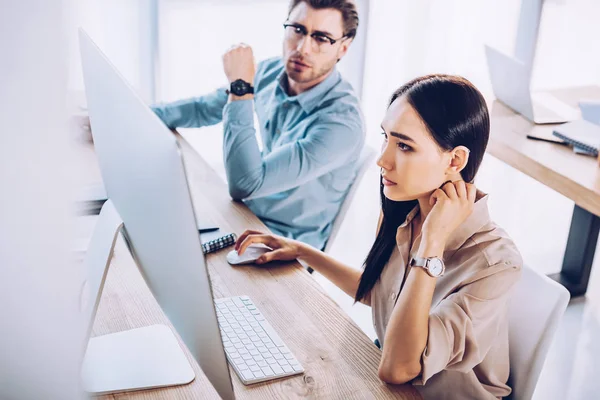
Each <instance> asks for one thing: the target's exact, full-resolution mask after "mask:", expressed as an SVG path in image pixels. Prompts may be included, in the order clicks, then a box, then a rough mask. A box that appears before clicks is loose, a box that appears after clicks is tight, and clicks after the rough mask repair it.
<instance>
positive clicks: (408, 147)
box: [398, 143, 412, 151]
mask: <svg viewBox="0 0 600 400" xmlns="http://www.w3.org/2000/svg"><path fill="white" fill-rule="evenodd" d="M398 147H399V148H400V150H402V151H410V150H412V147H410V146H407V145H405V144H404V143H398Z"/></svg>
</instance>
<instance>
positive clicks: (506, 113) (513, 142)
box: [487, 86, 600, 215]
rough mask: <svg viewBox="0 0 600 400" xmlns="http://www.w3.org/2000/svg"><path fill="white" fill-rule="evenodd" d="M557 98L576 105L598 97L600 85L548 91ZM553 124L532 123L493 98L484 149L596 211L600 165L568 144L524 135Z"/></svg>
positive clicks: (599, 209) (598, 208)
mask: <svg viewBox="0 0 600 400" xmlns="http://www.w3.org/2000/svg"><path fill="white" fill-rule="evenodd" d="M552 93H553V94H554V95H556V97H558V98H559V99H560V100H562V101H564V102H566V103H568V104H570V105H572V106H577V103H578V101H579V100H580V99H585V98H600V87H598V86H585V87H577V88H569V89H561V90H555V91H552ZM555 126H556V125H535V124H532V123H531V122H529V120H527V119H526V118H524V117H523V116H521V115H519V114H516V113H515V112H513V111H512V110H511V109H510V108H508V107H507V106H505V105H504V104H502V103H500V102H499V101H494V103H493V105H492V107H491V133H490V140H489V144H488V149H487V151H488V152H489V153H490V154H491V155H493V156H494V157H496V158H498V159H500V160H502V161H504V162H505V163H507V164H509V165H510V166H512V167H513V168H516V169H518V170H519V171H521V172H523V173H525V174H527V175H529V176H531V177H532V178H534V179H535V180H537V181H539V182H541V183H543V184H544V185H546V186H548V187H550V188H552V189H554V190H556V191H557V192H559V193H561V194H563V195H564V196H566V197H568V198H569V199H571V200H573V201H574V202H575V204H577V205H579V206H580V207H581V208H584V209H586V210H587V211H589V212H591V213H593V214H596V215H600V168H599V167H598V163H597V160H596V159H595V158H594V157H589V156H583V155H577V154H575V153H573V150H572V148H570V147H567V146H561V145H556V144H552V143H546V142H541V141H537V140H531V139H527V137H526V135H527V134H528V133H530V132H537V131H540V130H548V131H550V133H551V132H552V130H553V128H554V127H555Z"/></svg>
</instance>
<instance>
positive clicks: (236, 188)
mask: <svg viewBox="0 0 600 400" xmlns="http://www.w3.org/2000/svg"><path fill="white" fill-rule="evenodd" d="M286 87H287V75H286V73H285V68H284V65H283V62H282V61H281V59H280V58H276V59H270V60H266V61H263V62H262V63H260V64H259V66H258V68H257V72H256V77H255V80H254V90H255V95H254V101H252V100H238V101H233V102H229V103H228V102H227V98H228V97H227V94H226V92H225V90H224V89H219V90H217V91H215V92H213V93H211V94H209V95H206V96H201V97H197V98H192V99H188V100H181V101H177V102H174V103H170V104H167V105H161V106H158V107H154V108H153V109H154V111H155V113H156V114H157V115H158V116H159V117H160V118H161V119H162V120H163V122H164V123H165V124H166V125H167V126H169V127H170V128H177V127H201V126H207V125H213V124H216V123H218V122H220V121H221V120H222V121H223V124H224V140H223V155H224V161H225V171H226V173H227V181H228V185H229V193H230V195H231V197H232V198H234V199H236V200H243V201H244V202H245V203H246V205H247V206H248V207H249V208H250V209H251V210H252V211H253V212H254V213H255V214H256V215H257V216H258V217H259V218H260V219H261V220H262V221H263V222H264V223H265V224H266V225H267V226H268V227H269V229H271V230H272V231H273V232H274V233H276V234H279V235H282V236H286V237H290V238H294V239H297V240H300V241H303V242H305V243H308V244H310V245H312V246H314V247H316V248H323V247H324V246H325V244H326V242H327V239H328V237H329V233H330V231H331V225H332V223H333V220H334V218H335V217H336V215H337V213H338V211H339V208H340V205H341V203H342V201H343V200H344V197H345V196H346V193H347V192H348V189H349V187H350V185H351V184H352V182H353V181H354V179H355V177H356V173H357V168H358V160H359V156H360V152H361V149H362V147H363V145H364V140H365V134H364V122H363V117H362V114H361V111H360V107H359V102H358V98H357V97H356V95H355V94H354V92H353V90H352V86H351V85H350V84H349V83H348V82H347V81H345V80H344V79H342V77H341V75H340V73H339V72H338V71H337V70H334V71H333V72H332V73H331V74H330V75H329V76H328V77H327V78H326V79H325V80H324V81H323V82H321V83H320V84H318V85H317V86H315V87H313V88H312V89H310V90H308V91H306V92H303V93H301V94H299V95H297V96H289V95H288V94H287V93H286V90H285V88H286ZM254 112H256V114H257V117H258V123H259V126H258V127H255V126H254ZM256 129H259V132H260V135H261V137H262V142H263V149H262V151H260V150H259V145H258V141H257V139H256Z"/></svg>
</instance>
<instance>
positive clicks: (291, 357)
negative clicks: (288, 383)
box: [285, 353, 294, 360]
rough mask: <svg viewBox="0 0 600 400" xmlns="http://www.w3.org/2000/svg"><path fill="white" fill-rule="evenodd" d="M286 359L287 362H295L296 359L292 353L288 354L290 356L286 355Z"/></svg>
mask: <svg viewBox="0 0 600 400" xmlns="http://www.w3.org/2000/svg"><path fill="white" fill-rule="evenodd" d="M285 359H286V360H293V359H294V356H293V355H291V354H290V353H288V354H286V355H285Z"/></svg>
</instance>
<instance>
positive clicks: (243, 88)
mask: <svg viewBox="0 0 600 400" xmlns="http://www.w3.org/2000/svg"><path fill="white" fill-rule="evenodd" d="M249 88H250V84H249V83H247V82H245V81H243V80H241V79H238V80H236V81H233V82H231V92H232V93H233V94H235V95H236V96H243V95H245V94H247V93H249Z"/></svg>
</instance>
